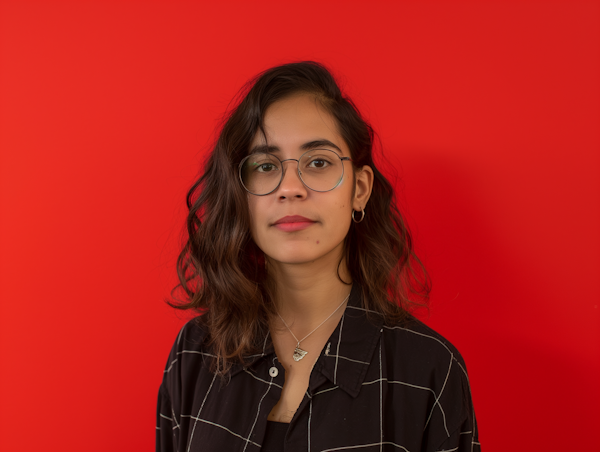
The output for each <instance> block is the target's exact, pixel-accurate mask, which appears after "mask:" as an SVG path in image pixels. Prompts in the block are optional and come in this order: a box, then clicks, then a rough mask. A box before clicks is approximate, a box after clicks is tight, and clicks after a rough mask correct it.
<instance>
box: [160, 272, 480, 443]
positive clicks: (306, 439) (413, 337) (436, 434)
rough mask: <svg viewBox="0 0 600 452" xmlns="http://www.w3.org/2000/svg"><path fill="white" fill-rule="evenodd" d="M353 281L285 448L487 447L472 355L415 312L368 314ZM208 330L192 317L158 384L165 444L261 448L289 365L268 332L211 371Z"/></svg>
mask: <svg viewBox="0 0 600 452" xmlns="http://www.w3.org/2000/svg"><path fill="white" fill-rule="evenodd" d="M361 297H362V295H361V290H360V287H359V286H358V285H357V284H353V287H352V291H351V294H350V299H349V301H348V305H347V307H346V310H345V312H344V314H343V316H342V318H341V319H340V322H339V324H338V326H337V328H336V329H335V331H334V332H333V334H332V335H331V337H330V338H329V340H328V341H327V344H326V346H325V347H324V348H323V350H322V352H321V355H320V356H319V358H318V360H317V362H316V364H315V366H314V368H313V370H312V373H311V376H310V382H309V386H308V390H307V391H306V394H305V396H304V399H303V400H302V402H301V404H300V406H299V407H298V410H297V411H296V414H295V415H294V418H293V419H292V421H291V422H290V425H289V428H288V432H287V435H286V439H285V446H284V450H285V451H290V452H296V451H298V452H299V451H303V452H304V451H308V452H311V451H320V452H326V451H361V452H376V451H406V452H418V451H423V452H434V451H448V452H449V451H459V452H467V451H468V452H472V451H477V452H478V451H480V445H479V442H478V441H479V440H478V435H477V433H478V432H477V425H476V422H475V412H474V410H473V404H472V401H471V393H470V388H469V379H468V376H467V371H466V367H465V364H464V361H463V359H462V357H461V356H460V354H459V353H458V351H457V350H456V348H454V346H452V344H450V343H449V342H448V341H447V340H445V339H444V338H443V337H442V336H440V335H439V334H437V333H436V332H435V331H433V330H431V329H430V328H429V327H427V326H425V325H424V324H423V323H421V322H420V321H418V320H416V319H413V318H411V319H409V320H407V321H405V322H403V323H402V324H399V325H395V326H391V327H390V326H384V325H383V322H382V321H381V320H379V321H377V320H375V321H373V320H371V321H369V320H367V318H366V316H365V314H366V313H365V310H364V308H363V307H362V306H363V305H362V301H361V300H362V298H361ZM204 337H205V333H204V331H203V330H202V329H201V328H200V327H199V326H198V325H197V324H196V322H194V320H191V321H190V322H188V323H187V324H186V325H185V326H184V327H183V328H182V329H181V331H180V333H179V336H178V337H177V340H176V341H175V344H174V345H173V348H172V350H171V353H170V355H169V359H168V361H167V366H166V369H165V372H164V379H163V382H162V384H161V386H160V389H159V393H158V408H157V427H156V450H157V451H163V452H167V451H178V452H191V451H202V452H209V451H247V452H256V451H259V450H260V448H261V444H262V443H263V440H264V434H265V429H266V424H267V415H268V414H269V412H270V411H271V409H272V408H273V406H274V405H275V404H276V403H277V401H278V400H279V397H280V395H281V389H282V386H283V383H284V378H285V376H284V369H283V367H282V366H281V364H280V363H279V361H278V359H277V355H276V354H275V351H274V349H273V346H272V344H271V343H270V340H269V339H270V338H269V336H268V335H267V337H266V338H265V342H264V343H265V345H264V349H263V352H262V353H261V354H259V355H256V356H254V357H249V362H251V364H248V365H246V366H245V367H244V366H242V365H241V364H239V365H235V366H234V368H233V371H232V373H231V378H230V380H229V382H226V381H222V379H221V378H220V377H216V376H215V375H214V374H213V373H211V372H210V370H209V364H210V359H211V358H210V357H211V356H212V355H211V354H210V350H207V349H206V346H205V345H204V344H203V343H202V342H203V339H204Z"/></svg>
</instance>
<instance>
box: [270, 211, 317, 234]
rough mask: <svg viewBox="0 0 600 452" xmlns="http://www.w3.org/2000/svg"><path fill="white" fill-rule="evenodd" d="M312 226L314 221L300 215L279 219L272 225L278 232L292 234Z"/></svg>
mask: <svg viewBox="0 0 600 452" xmlns="http://www.w3.org/2000/svg"><path fill="white" fill-rule="evenodd" d="M313 224H315V221H313V220H311V219H309V218H306V217H302V216H300V215H292V216H287V217H283V218H280V219H279V220H277V221H276V222H275V223H274V224H273V226H275V227H276V228H277V229H279V230H280V231H285V232H294V231H300V230H302V229H306V228H308V227H310V226H312V225H313Z"/></svg>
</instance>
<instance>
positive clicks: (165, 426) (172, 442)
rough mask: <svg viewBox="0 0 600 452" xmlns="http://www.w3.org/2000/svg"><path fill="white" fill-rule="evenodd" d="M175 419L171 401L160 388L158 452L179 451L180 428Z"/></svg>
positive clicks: (157, 414)
mask: <svg viewBox="0 0 600 452" xmlns="http://www.w3.org/2000/svg"><path fill="white" fill-rule="evenodd" d="M175 423H176V420H175V419H174V417H173V409H172V406H171V399H170V398H169V395H168V394H167V392H166V391H165V390H164V388H163V386H162V385H161V386H160V389H159V390H158V403H157V406H156V452H171V451H176V450H177V441H178V438H177V434H178V433H179V432H178V428H177V425H176V424H175Z"/></svg>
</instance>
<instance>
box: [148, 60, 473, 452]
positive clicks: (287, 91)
mask: <svg viewBox="0 0 600 452" xmlns="http://www.w3.org/2000/svg"><path fill="white" fill-rule="evenodd" d="M372 143H373V131H372V129H371V127H370V126H369V125H368V124H367V123H366V122H365V121H364V120H363V119H362V118H361V116H360V114H359V113H358V111H357V110H356V108H355V107H354V105H353V104H352V102H351V101H350V100H349V99H347V98H346V97H344V96H343V95H342V93H341V92H340V89H339V88H338V86H337V84H336V82H335V80H334V79H333V77H332V76H331V74H330V73H329V72H328V71H327V70H326V68H324V67H323V66H322V65H320V64H317V63H313V62H301V63H293V64H286V65H283V66H279V67H275V68H272V69H269V70H267V71H265V72H264V73H262V74H260V75H259V76H258V77H257V78H256V79H255V80H253V81H252V82H251V83H250V84H249V86H248V89H246V91H245V92H244V94H243V95H242V100H241V102H239V104H238V105H237V107H235V108H234V109H233V111H232V112H231V113H230V115H229V116H228V118H227V120H226V122H225V124H224V126H223V128H222V131H221V133H220V136H219V139H218V141H217V143H216V145H215V147H214V149H213V151H212V153H211V154H210V157H209V159H208V160H207V162H206V166H205V168H204V172H203V175H202V177H200V179H199V180H198V181H197V182H196V183H195V184H194V186H193V187H192V188H191V189H190V191H189V193H188V199H187V202H188V207H189V216H188V219H187V229H188V234H189V239H188V241H187V244H186V245H185V247H184V249H183V251H182V252H181V254H180V256H179V259H178V273H179V278H180V281H181V284H180V286H181V288H183V290H184V293H185V297H186V299H185V300H184V301H182V302H180V303H178V304H175V303H172V305H173V306H174V307H178V308H180V309H193V310H194V311H195V312H197V313H198V316H197V317H196V318H194V319H193V320H191V321H190V322H188V323H187V324H186V325H185V326H184V327H183V328H182V330H181V332H180V333H179V335H178V337H177V339H176V341H175V344H174V345H173V348H172V351H171V354H170V355H169V358H168V361H167V365H166V369H165V371H164V379H163V382H162V384H161V386H160V390H159V397H158V413H157V422H158V424H157V427H156V428H157V430H156V432H157V440H156V447H157V450H158V451H180V452H183V451H259V450H262V451H267V452H273V451H322V452H324V451H341V450H360V451H410V452H416V451H424V452H426V451H442V450H445V451H469V452H471V451H478V450H479V442H478V436H477V427H476V422H475V414H474V411H473V405H472V402H471V395H470V389H469V380H468V377H467V372H466V368H465V364H464V362H463V359H462V358H461V356H460V354H459V353H458V351H457V350H456V348H454V347H453V346H452V345H451V344H450V343H449V342H448V341H447V340H445V339H444V338H443V337H442V336H440V335H439V334H437V333H436V332H434V331H432V330H431V329H430V328H428V327H427V326H425V325H424V324H423V323H421V322H419V321H418V320H416V319H415V318H414V317H413V316H412V315H411V314H410V311H411V310H412V309H413V308H414V307H415V306H416V305H419V304H422V302H423V301H424V300H426V297H427V293H428V281H427V278H426V276H425V273H424V271H423V269H422V267H421V266H420V263H419V261H418V259H417V258H416V256H415V255H414V253H413V250H412V245H411V238H410V235H409V232H408V230H407V227H406V225H405V223H404V221H403V219H402V217H401V215H400V213H399V211H398V209H397V208H396V204H395V199H394V192H393V189H392V187H391V185H390V184H389V182H388V181H387V180H386V179H385V178H384V177H383V176H382V174H381V173H380V172H379V171H378V169H377V167H376V166H375V164H374V162H373V157H372Z"/></svg>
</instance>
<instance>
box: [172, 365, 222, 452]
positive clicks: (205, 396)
mask: <svg viewBox="0 0 600 452" xmlns="http://www.w3.org/2000/svg"><path fill="white" fill-rule="evenodd" d="M216 379H217V373H216V372H215V375H214V377H213V379H212V381H211V382H210V386H209V387H208V391H206V394H204V400H202V404H201V405H200V409H199V410H198V415H197V416H196V417H195V418H194V417H193V416H191V415H190V417H192V418H193V419H195V420H194V427H193V428H192V433H190V441H189V443H188V449H187V452H190V447H192V439H194V430H196V423H197V422H198V421H199V420H202V419H200V413H202V408H204V404H205V403H206V399H207V398H208V394H210V390H211V389H212V387H213V384H214V382H215V380H216ZM183 416H184V415H183V414H182V415H181V417H183Z"/></svg>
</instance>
